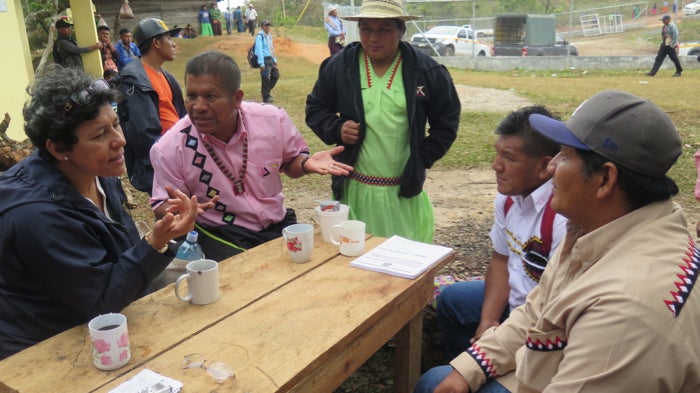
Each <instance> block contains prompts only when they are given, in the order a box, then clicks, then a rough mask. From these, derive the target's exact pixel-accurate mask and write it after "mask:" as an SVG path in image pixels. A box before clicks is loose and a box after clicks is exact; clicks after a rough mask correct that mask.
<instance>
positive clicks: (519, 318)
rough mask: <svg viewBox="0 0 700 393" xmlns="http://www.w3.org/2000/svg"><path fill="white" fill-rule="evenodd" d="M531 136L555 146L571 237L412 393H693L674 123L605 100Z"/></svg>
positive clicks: (558, 203)
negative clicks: (498, 321) (495, 317)
mask: <svg viewBox="0 0 700 393" xmlns="http://www.w3.org/2000/svg"><path fill="white" fill-rule="evenodd" d="M530 125H531V126H532V128H533V129H535V130H536V131H537V132H539V133H541V134H542V135H544V136H546V137H548V138H550V139H552V140H554V141H555V142H558V143H560V144H561V146H562V148H561V152H560V153H559V154H558V155H557V156H555V157H554V158H553V159H552V160H551V161H550V164H549V170H550V171H551V172H552V173H553V175H554V177H553V179H552V185H553V189H554V191H553V198H552V202H551V205H552V208H553V209H554V210H555V211H556V212H557V213H560V214H561V215H563V216H564V217H566V218H568V220H569V224H568V227H567V234H566V237H565V238H564V241H563V242H562V244H560V246H559V248H558V250H557V252H556V254H555V255H554V257H553V258H552V260H551V261H550V263H549V264H548V266H547V268H546V269H545V272H544V274H543V276H542V278H541V280H540V285H539V286H538V287H536V288H535V289H534V290H532V292H530V294H529V295H528V297H527V300H526V302H525V304H523V305H522V306H520V307H518V308H516V309H515V310H513V312H512V313H511V314H510V316H509V318H508V319H507V320H506V321H505V322H504V323H503V324H502V325H500V326H498V327H495V328H491V329H489V330H487V331H486V332H485V333H484V334H483V335H482V336H481V338H480V339H479V340H478V341H477V342H475V343H474V344H473V345H472V346H471V347H469V348H468V349H467V350H466V351H464V352H462V353H461V354H460V355H458V356H457V357H456V358H455V359H454V360H452V362H451V363H450V366H442V367H436V368H433V369H431V370H430V371H428V373H427V374H426V375H424V376H423V377H421V380H420V381H419V383H418V385H417V386H416V389H415V392H436V393H443V392H485V391H488V392H547V393H554V392H562V393H568V392H578V393H582V392H679V393H685V392H687V393H690V392H698V391H700V290H698V291H694V290H693V289H694V284H695V282H696V280H697V276H698V260H699V259H700V250H699V249H698V247H697V245H696V244H695V242H694V241H693V238H692V237H691V236H690V234H689V232H688V229H687V227H688V225H687V222H686V219H685V215H684V213H683V212H682V210H681V208H680V207H679V206H678V205H676V204H675V203H673V201H672V199H671V198H672V197H673V196H674V195H676V194H677V193H678V187H677V186H676V184H675V182H674V181H673V180H672V179H670V178H669V177H668V176H667V175H666V173H667V172H668V170H669V169H670V168H671V166H672V165H673V164H674V163H675V162H676V160H677V159H678V157H679V156H680V154H681V139H680V136H679V135H678V132H677V131H676V129H675V127H674V126H673V124H672V123H671V121H670V119H669V118H668V116H667V115H666V114H665V113H664V112H663V111H662V110H661V109H660V108H659V107H657V106H656V105H655V104H653V103H652V102H650V101H649V100H646V99H642V98H639V97H635V96H633V95H630V94H628V93H624V92H620V91H604V92H601V93H599V94H597V95H595V96H593V97H591V98H590V99H588V100H587V101H585V102H584V103H583V104H582V105H581V106H580V107H579V108H578V109H577V110H576V111H575V112H574V114H573V115H572V116H571V118H570V119H569V120H568V121H567V122H565V123H564V122H561V121H558V120H554V119H551V118H547V117H546V116H541V115H537V114H534V115H530Z"/></svg>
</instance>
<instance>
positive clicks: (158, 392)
mask: <svg viewBox="0 0 700 393" xmlns="http://www.w3.org/2000/svg"><path fill="white" fill-rule="evenodd" d="M182 386H183V385H182V382H180V381H178V380H175V379H172V378H168V377H166V376H164V375H160V374H158V373H156V372H153V371H151V370H149V369H144V370H142V371H141V372H140V373H138V374H136V375H134V376H133V377H132V378H131V379H130V380H128V381H126V382H124V383H123V384H121V385H119V386H117V387H116V388H114V389H112V390H110V391H109V393H178V392H179V391H180V389H182ZM168 388H170V390H168Z"/></svg>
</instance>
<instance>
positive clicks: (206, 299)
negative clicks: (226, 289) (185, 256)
mask: <svg viewBox="0 0 700 393" xmlns="http://www.w3.org/2000/svg"><path fill="white" fill-rule="evenodd" d="M185 270H186V273H185V274H183V275H181V276H180V277H178V278H177V281H175V296H177V298H178V299H180V300H181V301H183V302H190V303H192V304H199V305H204V304H209V303H214V302H215V301H217V300H218V299H219V264H218V263H216V261H213V260H211V259H199V260H196V261H192V262H190V263H188V264H187V266H186V267H185ZM184 280H187V290H188V292H187V295H185V296H182V295H181V294H180V284H181V283H182V282H183V281H184Z"/></svg>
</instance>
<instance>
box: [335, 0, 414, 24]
mask: <svg viewBox="0 0 700 393" xmlns="http://www.w3.org/2000/svg"><path fill="white" fill-rule="evenodd" d="M341 18H342V19H345V20H349V21H358V20H360V19H364V18H373V19H400V20H404V21H405V20H415V19H420V18H421V16H415V15H406V12H405V11H404V10H403V6H402V4H401V2H400V1H398V0H365V1H364V2H362V6H360V13H359V14H357V15H352V16H342V17H341Z"/></svg>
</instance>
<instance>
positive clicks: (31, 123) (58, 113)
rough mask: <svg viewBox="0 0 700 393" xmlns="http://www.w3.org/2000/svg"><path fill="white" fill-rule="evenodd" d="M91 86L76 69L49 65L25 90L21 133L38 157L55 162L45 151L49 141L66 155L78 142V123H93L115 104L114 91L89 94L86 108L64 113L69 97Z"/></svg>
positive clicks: (87, 77) (87, 76) (116, 98)
mask: <svg viewBox="0 0 700 393" xmlns="http://www.w3.org/2000/svg"><path fill="white" fill-rule="evenodd" d="M93 82H94V79H93V78H92V77H91V76H90V75H88V74H87V73H85V71H83V70H81V69H79V68H75V67H62V66H60V65H57V64H50V65H48V66H46V67H45V68H44V70H43V72H41V74H39V75H37V78H36V80H35V81H34V83H32V84H31V85H29V86H28V87H27V94H29V96H30V99H29V101H27V102H26V103H25V104H24V110H23V114H24V133H25V134H27V137H28V138H29V140H30V141H32V144H33V145H34V146H35V147H36V148H37V149H38V150H39V155H40V156H41V157H43V158H45V159H47V160H49V161H54V160H55V158H54V157H53V156H52V155H51V153H50V152H49V151H48V149H47V148H46V141H47V140H51V141H53V142H54V143H55V144H56V145H57V146H58V148H59V149H60V150H61V151H70V150H71V149H72V148H73V145H74V144H75V143H77V142H78V138H76V136H75V130H76V129H77V128H78V127H79V126H80V125H81V124H82V123H84V122H86V121H90V120H94V119H96V118H97V116H98V114H99V113H100V108H101V107H102V106H103V105H111V104H112V103H113V102H117V101H118V100H119V93H118V92H117V91H116V90H114V89H104V90H96V91H93V90H89V91H88V93H89V97H90V102H89V103H88V104H87V105H85V106H81V105H75V106H73V107H72V109H71V110H70V111H68V112H66V104H67V103H68V102H69V100H70V99H71V96H72V95H73V94H75V93H77V92H81V91H83V90H88V89H89V88H90V86H91V85H92V83H93Z"/></svg>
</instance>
